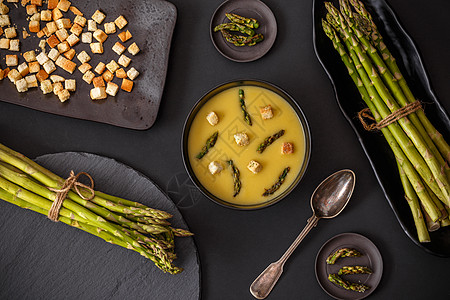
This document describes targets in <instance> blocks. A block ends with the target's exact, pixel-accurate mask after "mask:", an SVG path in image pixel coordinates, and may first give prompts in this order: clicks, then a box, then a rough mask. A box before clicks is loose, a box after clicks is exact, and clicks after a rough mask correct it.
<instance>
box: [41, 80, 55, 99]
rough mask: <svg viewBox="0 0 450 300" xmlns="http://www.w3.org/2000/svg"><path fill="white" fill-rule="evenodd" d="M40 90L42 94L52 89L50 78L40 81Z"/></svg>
mask: <svg viewBox="0 0 450 300" xmlns="http://www.w3.org/2000/svg"><path fill="white" fill-rule="evenodd" d="M41 91H42V93H43V94H44V95H45V94H49V93H51V92H52V91H53V85H52V83H51V81H50V80H48V79H46V80H43V81H41Z"/></svg>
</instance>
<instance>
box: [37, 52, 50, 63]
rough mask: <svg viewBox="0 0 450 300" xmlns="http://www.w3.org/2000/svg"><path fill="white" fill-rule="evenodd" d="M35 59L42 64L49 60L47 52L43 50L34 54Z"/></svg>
mask: <svg viewBox="0 0 450 300" xmlns="http://www.w3.org/2000/svg"><path fill="white" fill-rule="evenodd" d="M36 60H37V61H38V62H39V64H40V65H41V66H42V65H43V64H45V63H46V62H47V61H48V60H49V58H48V56H47V54H45V52H41V53H39V54H38V55H37V56H36Z"/></svg>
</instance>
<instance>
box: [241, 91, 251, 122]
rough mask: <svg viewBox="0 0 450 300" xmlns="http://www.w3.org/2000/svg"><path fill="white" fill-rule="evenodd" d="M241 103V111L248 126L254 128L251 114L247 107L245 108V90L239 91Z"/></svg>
mask: <svg viewBox="0 0 450 300" xmlns="http://www.w3.org/2000/svg"><path fill="white" fill-rule="evenodd" d="M239 103H240V104H241V110H242V113H243V114H244V121H245V123H247V124H248V125H250V126H252V118H251V117H250V114H249V113H248V112H247V107H246V106H245V96H244V90H242V89H239Z"/></svg>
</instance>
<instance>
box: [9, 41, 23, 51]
mask: <svg viewBox="0 0 450 300" xmlns="http://www.w3.org/2000/svg"><path fill="white" fill-rule="evenodd" d="M9 51H20V42H19V40H9Z"/></svg>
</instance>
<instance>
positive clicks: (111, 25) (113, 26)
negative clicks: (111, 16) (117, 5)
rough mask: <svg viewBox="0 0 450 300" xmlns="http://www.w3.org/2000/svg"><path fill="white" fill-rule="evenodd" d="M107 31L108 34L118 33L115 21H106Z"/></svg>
mask: <svg viewBox="0 0 450 300" xmlns="http://www.w3.org/2000/svg"><path fill="white" fill-rule="evenodd" d="M105 33H106V34H113V33H116V24H114V22H108V23H105Z"/></svg>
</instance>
